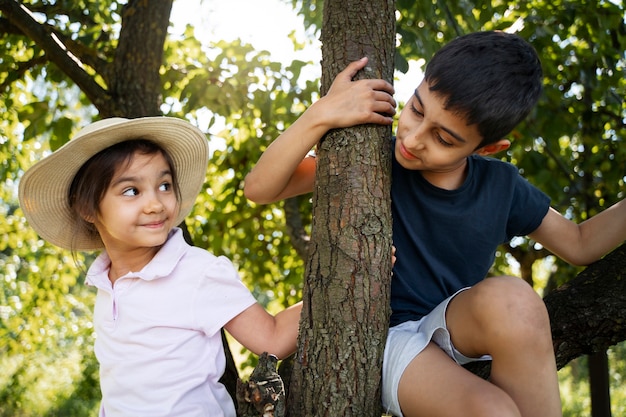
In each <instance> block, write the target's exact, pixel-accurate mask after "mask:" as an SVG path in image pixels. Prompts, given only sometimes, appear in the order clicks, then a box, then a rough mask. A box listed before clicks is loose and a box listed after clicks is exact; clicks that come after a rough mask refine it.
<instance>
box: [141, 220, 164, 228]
mask: <svg viewBox="0 0 626 417" xmlns="http://www.w3.org/2000/svg"><path fill="white" fill-rule="evenodd" d="M164 224H165V220H161V221H159V222H151V223H145V224H144V227H148V228H151V229H158V228H159V227H162V226H163V225H164Z"/></svg>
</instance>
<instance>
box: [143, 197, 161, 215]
mask: <svg viewBox="0 0 626 417" xmlns="http://www.w3.org/2000/svg"><path fill="white" fill-rule="evenodd" d="M164 207H165V205H164V204H163V202H162V201H161V199H160V198H159V196H158V195H156V194H152V195H150V196H149V197H148V200H147V201H146V205H145V210H146V212H147V213H160V212H161V211H163V208H164Z"/></svg>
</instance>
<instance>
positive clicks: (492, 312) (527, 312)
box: [480, 277, 550, 338]
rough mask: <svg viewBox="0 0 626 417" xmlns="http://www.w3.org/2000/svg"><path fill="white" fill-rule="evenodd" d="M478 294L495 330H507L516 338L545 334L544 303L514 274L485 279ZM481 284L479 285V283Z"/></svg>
mask: <svg viewBox="0 0 626 417" xmlns="http://www.w3.org/2000/svg"><path fill="white" fill-rule="evenodd" d="M482 283H484V284H486V285H485V286H484V288H483V289H482V290H483V291H482V294H480V304H482V305H484V306H486V307H485V308H486V309H487V311H486V314H489V316H490V317H491V318H490V320H489V322H490V323H493V324H494V325H495V326H497V327H498V328H499V330H498V331H499V332H508V331H510V332H511V333H513V334H514V335H516V336H517V337H519V338H524V337H532V336H533V335H536V334H545V333H546V332H547V331H549V329H550V320H549V317H548V311H547V309H546V306H545V303H544V302H543V300H542V299H541V297H540V296H539V295H538V294H537V293H536V292H535V291H534V290H533V288H532V287H531V286H530V285H528V283H526V282H525V281H523V280H522V279H520V278H515V277H497V278H488V279H486V280H485V281H483V282H482ZM482 283H481V284H482Z"/></svg>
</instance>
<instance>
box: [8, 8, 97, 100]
mask: <svg viewBox="0 0 626 417" xmlns="http://www.w3.org/2000/svg"><path fill="white" fill-rule="evenodd" d="M0 11H1V12H2V14H3V15H4V17H5V18H6V20H7V21H8V22H9V23H10V24H11V25H12V26H14V27H16V28H18V29H19V30H20V31H21V32H22V33H23V34H24V35H25V36H27V37H28V38H30V39H31V40H32V41H33V42H35V43H36V44H37V45H38V46H39V47H41V48H42V49H43V50H44V51H45V53H46V56H47V57H48V59H49V60H50V61H51V62H53V63H54V64H56V65H57V66H58V67H59V68H60V69H61V70H62V71H63V72H64V73H65V74H67V75H68V76H69V77H70V79H72V80H73V81H74V82H75V83H76V84H77V85H78V86H79V87H80V89H81V90H82V91H83V92H84V93H85V94H86V95H87V97H88V98H89V99H90V100H91V102H92V103H94V105H95V106H96V107H99V104H101V103H104V102H106V101H107V100H108V98H107V97H108V94H107V91H106V90H105V89H104V88H102V87H101V86H100V85H99V84H98V83H97V82H96V81H95V79H94V77H93V76H92V75H90V74H88V73H87V72H86V71H85V69H84V67H83V64H82V63H81V62H80V61H79V60H78V58H77V57H76V56H74V55H73V54H71V52H70V51H69V50H68V48H67V47H66V46H65V45H64V44H63V43H62V42H61V39H60V38H59V37H58V36H57V35H56V34H55V33H54V31H53V30H51V29H50V28H49V27H48V26H47V25H44V24H41V23H39V22H37V21H36V20H35V19H34V17H33V15H32V13H31V12H30V11H29V10H28V9H27V8H26V7H25V6H23V5H21V4H20V3H19V2H18V1H16V0H0Z"/></svg>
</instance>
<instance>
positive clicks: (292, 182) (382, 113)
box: [244, 58, 396, 204]
mask: <svg viewBox="0 0 626 417" xmlns="http://www.w3.org/2000/svg"><path fill="white" fill-rule="evenodd" d="M366 64H367V58H362V59H360V60H359V61H355V62H352V63H350V64H349V65H348V66H347V67H346V69H344V70H343V71H342V72H340V73H339V74H338V75H337V77H336V78H335V80H334V81H333V84H332V86H331V88H330V89H329V90H328V93H327V94H326V95H325V96H324V97H322V98H320V99H319V100H318V101H317V102H315V103H314V104H312V105H311V106H310V107H309V108H308V109H307V110H306V111H305V112H304V113H303V114H302V116H300V118H298V120H296V122H295V123H293V124H292V125H291V126H290V127H289V128H288V129H287V130H285V131H284V132H283V133H282V134H281V135H280V136H278V138H276V140H274V142H272V144H271V145H270V146H269V147H268V148H267V150H265V152H264V153H263V155H262V156H261V158H260V159H259V161H258V162H257V164H256V166H255V167H254V168H253V169H252V170H251V171H250V173H249V174H248V175H247V176H246V179H245V185H244V193H245V195H246V197H247V198H248V199H250V200H252V201H255V202H257V203H262V204H265V203H270V202H274V201H278V200H282V199H284V198H288V197H293V196H295V195H299V194H304V193H307V192H310V191H312V190H313V183H314V180H315V159H314V158H305V156H306V155H307V153H308V152H309V151H310V150H311V149H312V148H313V147H314V146H315V145H316V144H317V143H318V142H319V140H320V139H321V138H322V137H323V136H324V135H325V134H326V132H328V131H329V130H331V129H336V128H342V127H350V126H356V125H359V124H365V123H376V124H383V125H390V124H392V123H393V115H394V114H395V106H396V102H395V100H394V99H393V93H394V90H393V86H392V85H391V84H389V83H388V82H386V81H384V80H379V79H375V80H373V79H367V80H359V81H352V78H354V76H355V75H356V73H357V72H358V71H359V70H361V69H362V68H363V67H365V65H366Z"/></svg>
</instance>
